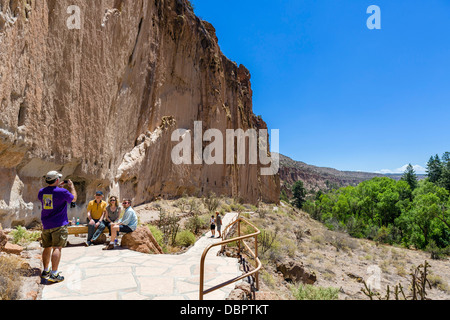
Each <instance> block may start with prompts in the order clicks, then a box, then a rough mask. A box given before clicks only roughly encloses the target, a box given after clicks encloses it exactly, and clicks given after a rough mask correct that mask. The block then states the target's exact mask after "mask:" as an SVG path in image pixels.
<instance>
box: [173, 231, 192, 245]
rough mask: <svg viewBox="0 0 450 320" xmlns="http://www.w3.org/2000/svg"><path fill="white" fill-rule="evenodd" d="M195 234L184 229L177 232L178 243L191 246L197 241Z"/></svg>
mask: <svg viewBox="0 0 450 320" xmlns="http://www.w3.org/2000/svg"><path fill="white" fill-rule="evenodd" d="M195 240H196V239H195V235H194V234H193V233H192V232H190V231H189V230H183V231H181V232H179V233H178V234H177V238H176V241H175V242H176V244H177V245H179V246H182V247H189V246H191V245H193V244H194V243H195Z"/></svg>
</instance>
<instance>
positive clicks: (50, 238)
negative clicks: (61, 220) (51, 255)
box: [42, 226, 69, 248]
mask: <svg viewBox="0 0 450 320" xmlns="http://www.w3.org/2000/svg"><path fill="white" fill-rule="evenodd" d="M68 236H69V232H68V231H67V226H62V227H59V228H54V229H48V230H43V231H42V247H43V248H64V247H65V246H66V244H67V238H68Z"/></svg>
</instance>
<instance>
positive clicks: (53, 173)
mask: <svg viewBox="0 0 450 320" xmlns="http://www.w3.org/2000/svg"><path fill="white" fill-rule="evenodd" d="M61 178H62V174H61V173H59V172H57V171H50V172H48V173H47V174H46V175H45V181H47V182H48V181H53V180H56V179H61Z"/></svg>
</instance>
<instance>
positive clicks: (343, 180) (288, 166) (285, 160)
mask: <svg viewBox="0 0 450 320" xmlns="http://www.w3.org/2000/svg"><path fill="white" fill-rule="evenodd" d="M279 155H280V180H281V188H282V189H284V190H285V191H287V192H288V194H289V192H290V186H292V185H293V184H294V183H295V182H296V181H298V180H302V181H303V183H304V185H305V188H306V190H308V191H309V190H314V191H318V190H327V189H332V188H340V187H345V186H349V185H353V186H355V185H358V184H359V183H361V182H363V181H366V180H370V179H373V178H375V177H389V178H391V179H394V180H400V179H401V177H402V176H403V174H382V173H373V172H360V171H340V170H337V169H333V168H326V167H317V166H313V165H310V164H306V163H304V162H301V161H296V160H293V159H291V158H289V157H287V156H285V155H282V154H279ZM417 178H418V179H419V180H420V179H424V178H426V175H424V174H418V175H417Z"/></svg>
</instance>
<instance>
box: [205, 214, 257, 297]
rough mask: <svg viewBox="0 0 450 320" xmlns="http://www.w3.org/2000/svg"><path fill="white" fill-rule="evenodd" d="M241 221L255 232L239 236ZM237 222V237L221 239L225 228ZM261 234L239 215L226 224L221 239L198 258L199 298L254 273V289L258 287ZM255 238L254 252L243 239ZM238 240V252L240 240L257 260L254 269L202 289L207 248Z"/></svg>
mask: <svg viewBox="0 0 450 320" xmlns="http://www.w3.org/2000/svg"><path fill="white" fill-rule="evenodd" d="M241 222H245V223H247V224H248V225H250V226H251V227H252V228H254V229H255V230H256V232H255V233H252V234H248V235H245V236H241V228H240V226H241ZM236 223H237V224H238V237H236V238H233V239H229V240H223V237H224V236H225V234H226V230H227V229H229V228H231V227H232V226H233V225H235V224H236ZM260 234H261V231H260V230H259V229H258V228H256V227H255V226H254V225H253V224H251V223H250V222H248V221H247V220H245V219H244V218H241V217H239V218H238V219H236V221H234V222H233V223H231V224H229V225H228V226H227V228H226V229H225V230H224V232H223V233H222V241H221V242H218V243H214V244H211V245H210V246H208V247H207V248H206V249H205V251H204V252H203V255H202V258H201V260H200V290H199V300H203V296H204V295H205V294H208V293H211V292H213V291H216V290H218V289H220V288H223V287H225V286H227V285H229V284H231V283H234V282H236V281H239V280H241V279H244V278H246V277H249V276H251V275H253V274H255V282H256V289H259V270H260V269H261V268H262V263H261V261H260V260H259V258H258V235H260ZM253 237H254V238H255V252H253V251H252V250H251V249H250V247H249V246H248V245H247V244H246V243H245V241H244V240H245V239H249V238H253ZM236 241H238V252H239V254H240V253H241V242H242V243H243V244H244V246H245V248H246V249H247V250H248V251H249V252H250V254H251V255H252V256H253V258H254V259H255V261H256V262H257V266H256V268H255V270H253V271H251V272H248V273H246V274H244V275H241V276H239V277H236V278H233V279H231V280H228V281H225V282H223V283H221V284H219V285H217V286H215V287H212V288H210V289H207V290H204V280H205V259H206V255H207V254H208V252H209V250H211V249H212V248H214V247H217V246H224V245H226V244H228V243H231V242H236Z"/></svg>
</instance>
